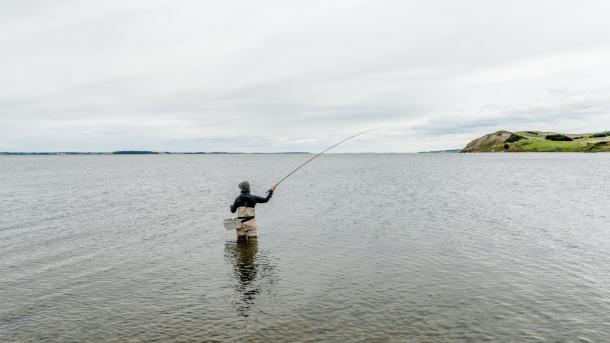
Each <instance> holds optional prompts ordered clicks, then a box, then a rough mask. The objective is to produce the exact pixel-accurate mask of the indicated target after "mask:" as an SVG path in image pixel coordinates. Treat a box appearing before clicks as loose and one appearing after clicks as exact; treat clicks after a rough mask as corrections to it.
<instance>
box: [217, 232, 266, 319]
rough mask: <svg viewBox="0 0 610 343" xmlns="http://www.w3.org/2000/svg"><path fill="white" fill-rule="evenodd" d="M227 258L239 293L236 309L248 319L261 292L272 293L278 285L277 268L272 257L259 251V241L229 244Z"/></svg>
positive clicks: (227, 245) (227, 244) (226, 251)
mask: <svg viewBox="0 0 610 343" xmlns="http://www.w3.org/2000/svg"><path fill="white" fill-rule="evenodd" d="M225 256H226V257H227V258H228V259H230V260H231V265H232V266H233V275H234V276H235V280H236V284H235V287H234V289H235V290H236V291H237V292H238V293H239V299H238V301H237V304H236V307H237V312H238V314H239V315H241V316H243V317H248V316H249V315H250V309H251V308H252V307H253V306H254V305H255V301H256V297H257V295H259V293H261V292H268V293H272V291H273V289H274V285H275V284H277V276H276V272H275V269H276V267H275V266H274V265H273V263H272V259H271V258H270V256H268V255H267V254H265V252H264V251H260V252H259V249H258V241H257V240H249V241H244V242H227V243H226V244H225Z"/></svg>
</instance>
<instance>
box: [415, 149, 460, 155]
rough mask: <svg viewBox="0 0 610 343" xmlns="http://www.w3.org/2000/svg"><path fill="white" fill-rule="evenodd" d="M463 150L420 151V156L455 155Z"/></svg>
mask: <svg viewBox="0 0 610 343" xmlns="http://www.w3.org/2000/svg"><path fill="white" fill-rule="evenodd" d="M461 151H462V149H449V150H432V151H420V152H419V153H420V154H454V153H458V152H461Z"/></svg>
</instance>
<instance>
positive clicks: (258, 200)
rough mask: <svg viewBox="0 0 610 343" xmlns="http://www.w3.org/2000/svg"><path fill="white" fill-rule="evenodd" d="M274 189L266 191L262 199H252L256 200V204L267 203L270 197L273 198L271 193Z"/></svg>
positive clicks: (257, 197) (256, 197)
mask: <svg viewBox="0 0 610 343" xmlns="http://www.w3.org/2000/svg"><path fill="white" fill-rule="evenodd" d="M275 187H276V186H273V187H271V189H270V190H268V191H267V196H266V197H264V198H263V197H259V196H254V199H256V202H257V203H261V204H264V203H266V202H267V201H269V199H271V197H272V196H273V191H275Z"/></svg>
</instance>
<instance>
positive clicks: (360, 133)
mask: <svg viewBox="0 0 610 343" xmlns="http://www.w3.org/2000/svg"><path fill="white" fill-rule="evenodd" d="M379 129H382V128H381V127H378V128H375V129H371V130H366V131H362V132H358V133H357V134H355V135H353V136H349V137H347V138H345V139H344V140H342V141H340V142H339V143H336V144H335V145H333V146H331V147H329V148H327V149H326V150H324V151H322V152H320V153H318V154H317V155H315V156H314V157H312V158H310V159H308V160H307V161H305V163H302V164H301V165H299V166H298V167H296V168H295V169H294V170H293V171H291V172H290V173H289V174H288V175H286V176H284V177H283V178H282V179H281V180H280V181H278V182H277V183H276V184H275V186H276V187H277V186H278V185H279V184H280V183H282V182H283V181H284V180H286V179H287V178H288V177H290V175H292V174H294V173H295V172H296V171H297V170H299V169H301V168H303V167H304V166H305V165H307V164H308V163H309V162H311V161H313V160H315V159H316V158H318V157H319V156H321V155H322V154H324V153H325V152H327V151H328V150H330V149H332V148H334V147H336V146H337V145H339V144H342V143H345V142H347V141H349V140H350V139H354V138H356V137H358V136H361V135H364V134H365V133H369V132H371V131H375V130H379Z"/></svg>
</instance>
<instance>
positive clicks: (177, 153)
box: [0, 150, 311, 156]
mask: <svg viewBox="0 0 610 343" xmlns="http://www.w3.org/2000/svg"><path fill="white" fill-rule="evenodd" d="M261 154H276V155H281V154H311V153H310V152H305V151H286V152H225V151H209V152H203V151H200V152H169V151H164V152H160V151H141V150H126V151H113V152H69V151H57V152H0V155H4V156H56V155H60V156H65V155H261Z"/></svg>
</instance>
